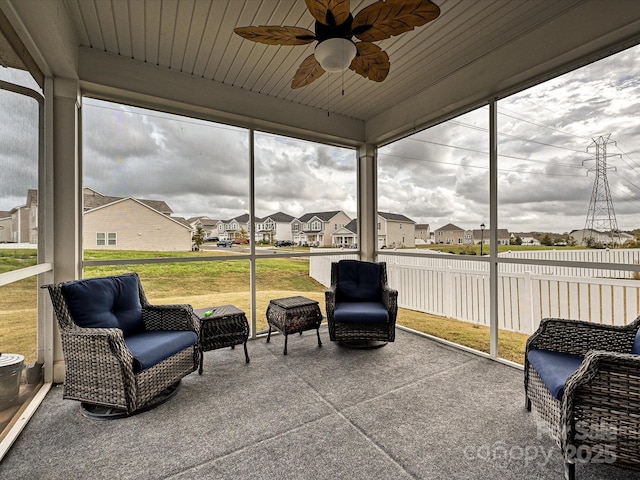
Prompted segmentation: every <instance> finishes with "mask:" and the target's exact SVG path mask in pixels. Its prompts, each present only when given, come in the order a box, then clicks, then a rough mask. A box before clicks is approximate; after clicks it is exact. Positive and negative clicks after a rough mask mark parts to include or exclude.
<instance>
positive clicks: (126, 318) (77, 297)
mask: <svg viewBox="0 0 640 480" xmlns="http://www.w3.org/2000/svg"><path fill="white" fill-rule="evenodd" d="M62 294H63V295H64V297H65V299H66V300H67V305H68V306H69V312H70V313H71V316H72V317H73V320H74V321H75V322H76V324H78V325H79V326H81V327H86V328H120V329H121V330H122V332H123V334H124V336H125V337H126V336H128V335H132V334H135V333H138V332H141V331H143V330H144V323H143V322H142V305H141V304H140V296H139V293H138V277H137V276H135V275H119V276H114V277H105V278H89V279H86V280H77V281H75V282H70V283H67V284H66V285H63V286H62Z"/></svg>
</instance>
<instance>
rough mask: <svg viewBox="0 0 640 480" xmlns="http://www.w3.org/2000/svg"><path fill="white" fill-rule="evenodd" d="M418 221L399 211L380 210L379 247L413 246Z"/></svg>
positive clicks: (414, 244)
mask: <svg viewBox="0 0 640 480" xmlns="http://www.w3.org/2000/svg"><path fill="white" fill-rule="evenodd" d="M415 227H416V222H414V221H413V220H411V219H410V218H408V217H405V216H404V215H401V214H399V213H388V212H378V226H377V228H378V248H383V247H385V248H395V247H403V248H405V247H406V248H413V247H415V246H416V243H415Z"/></svg>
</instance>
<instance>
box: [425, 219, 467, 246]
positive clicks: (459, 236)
mask: <svg viewBox="0 0 640 480" xmlns="http://www.w3.org/2000/svg"><path fill="white" fill-rule="evenodd" d="M434 241H435V243H438V244H441V243H444V244H446V245H462V244H464V243H470V239H467V242H465V230H464V228H460V227H458V226H456V225H454V224H453V223H447V224H446V225H445V226H443V227H440V228H437V229H436V230H435V231H434Z"/></svg>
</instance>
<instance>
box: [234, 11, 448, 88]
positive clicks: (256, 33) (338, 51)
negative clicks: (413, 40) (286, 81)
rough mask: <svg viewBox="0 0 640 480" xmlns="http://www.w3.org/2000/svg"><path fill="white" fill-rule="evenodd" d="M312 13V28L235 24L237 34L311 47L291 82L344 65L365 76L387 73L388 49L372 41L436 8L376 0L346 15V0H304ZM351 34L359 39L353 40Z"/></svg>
mask: <svg viewBox="0 0 640 480" xmlns="http://www.w3.org/2000/svg"><path fill="white" fill-rule="evenodd" d="M305 3H306V4H307V9H308V10H309V12H310V13H311V15H313V17H314V18H315V19H316V23H315V32H312V31H311V30H308V29H306V28H301V27H286V26H283V27H279V26H269V25H261V26H259V27H238V28H236V29H234V32H235V33H237V34H238V35H240V36H241V37H242V38H245V39H247V40H251V41H253V42H259V43H265V44H267V45H305V44H308V43H311V42H314V41H317V42H318V44H317V45H316V48H315V52H314V53H313V54H311V55H309V56H308V57H307V58H306V59H305V60H304V61H303V62H302V63H301V64H300V66H299V67H298V71H297V72H296V74H295V76H294V77H293V81H292V82H291V88H300V87H304V86H305V85H309V84H310V83H312V82H313V81H314V80H316V79H317V78H319V77H320V76H322V75H323V74H324V73H325V71H328V72H332V73H333V72H343V71H345V70H346V69H347V68H350V69H351V70H353V71H354V72H356V73H358V74H360V75H362V76H363V77H365V78H368V79H369V80H373V81H375V82H382V81H383V80H384V79H385V78H387V74H388V73H389V68H390V66H391V65H390V63H389V55H387V53H386V52H385V51H384V50H382V49H381V48H380V47H379V46H377V45H375V44H374V43H372V42H376V41H378V40H384V39H386V38H389V37H392V36H395V35H400V34H401V33H405V32H409V31H411V30H413V29H414V28H415V27H421V26H422V25H424V24H426V23H428V22H430V21H432V20H434V19H436V18H437V17H438V15H440V8H439V7H438V6H437V5H436V4H435V3H433V2H432V1H430V0H378V1H377V2H375V3H372V4H371V5H369V6H368V7H365V8H363V9H362V10H360V12H359V13H357V14H356V15H355V17H354V16H353V15H351V12H350V5H349V0H305ZM353 37H355V38H357V39H358V40H360V41H359V42H354V41H353Z"/></svg>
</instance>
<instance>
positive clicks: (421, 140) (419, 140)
mask: <svg viewBox="0 0 640 480" xmlns="http://www.w3.org/2000/svg"><path fill="white" fill-rule="evenodd" d="M408 140H413V141H414V142H420V143H428V144H430V145H436V146H440V147H449V148H457V149H459V150H465V151H468V152H472V153H481V154H482V155H487V156H489V152H484V151H482V150H476V149H474V148H469V147H461V146H459V145H450V144H447V143H440V142H434V141H431V140H425V139H422V138H408ZM498 157H502V158H511V159H514V160H522V161H525V162H533V163H542V164H544V165H552V166H559V167H566V168H576V169H580V170H584V167H583V166H582V165H573V164H571V163H550V162H549V161H548V160H537V159H534V158H524V157H517V156H515V155H506V154H498ZM415 160H420V159H418V158H416V159H415Z"/></svg>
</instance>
